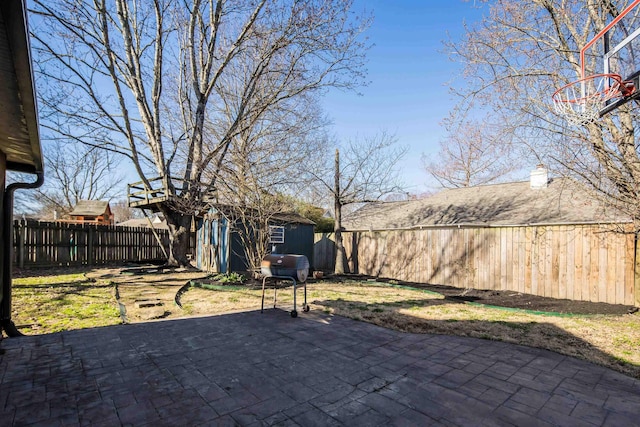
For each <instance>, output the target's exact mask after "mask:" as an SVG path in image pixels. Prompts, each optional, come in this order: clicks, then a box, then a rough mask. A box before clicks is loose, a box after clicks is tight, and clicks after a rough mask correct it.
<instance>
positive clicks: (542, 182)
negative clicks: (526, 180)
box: [530, 165, 549, 190]
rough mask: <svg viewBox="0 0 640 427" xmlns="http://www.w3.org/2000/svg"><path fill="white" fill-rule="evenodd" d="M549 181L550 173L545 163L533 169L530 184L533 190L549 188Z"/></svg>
mask: <svg viewBox="0 0 640 427" xmlns="http://www.w3.org/2000/svg"><path fill="white" fill-rule="evenodd" d="M548 183H549V173H548V171H547V169H546V168H545V167H544V165H538V166H536V168H535V169H534V170H532V171H531V180H530V185H531V189H532V190H538V189H540V188H547V184H548Z"/></svg>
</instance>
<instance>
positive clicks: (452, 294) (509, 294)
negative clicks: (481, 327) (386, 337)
mask: <svg viewBox="0 0 640 427" xmlns="http://www.w3.org/2000/svg"><path fill="white" fill-rule="evenodd" d="M358 278H360V279H374V278H369V277H366V276H357V275H344V276H339V277H329V278H328V279H329V280H344V279H358ZM375 280H376V281H377V282H386V283H391V284H397V285H400V286H409V287H412V288H418V289H425V290H428V291H431V292H437V293H439V294H441V295H444V297H445V298H447V299H448V300H451V301H456V302H460V303H467V302H472V303H478V304H484V305H492V306H498V307H507V308H518V309H524V310H532V311H543V312H552V313H561V314H608V315H622V314H629V313H635V312H637V311H638V308H637V307H633V306H629V305H621V304H607V303H602V302H589V301H573V300H568V299H557V298H549V297H540V296H536V295H530V294H523V293H519V292H514V291H503V290H480V289H461V288H454V287H452V286H443V285H431V284H425V283H413V282H402V281H397V280H391V279H381V278H375Z"/></svg>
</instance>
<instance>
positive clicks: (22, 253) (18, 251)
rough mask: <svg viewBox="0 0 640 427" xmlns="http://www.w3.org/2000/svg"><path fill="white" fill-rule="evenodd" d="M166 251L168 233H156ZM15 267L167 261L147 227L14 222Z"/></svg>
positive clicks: (163, 231)
mask: <svg viewBox="0 0 640 427" xmlns="http://www.w3.org/2000/svg"><path fill="white" fill-rule="evenodd" d="M156 232H157V233H158V235H159V236H160V239H161V240H162V242H163V245H164V247H165V248H168V245H169V234H168V232H167V230H156ZM13 233H14V234H13V236H14V239H13V242H14V243H13V244H14V252H13V254H14V265H16V266H18V267H20V268H29V267H51V266H67V265H68V266H74V265H100V264H112V263H116V262H148V261H160V260H166V257H165V255H164V252H163V250H162V248H161V247H160V244H159V243H158V241H157V239H156V237H155V236H154V235H153V232H152V230H151V229H149V228H139V227H116V226H112V225H109V226H106V225H93V224H73V223H62V222H43V221H32V220H27V221H24V220H22V221H14V227H13Z"/></svg>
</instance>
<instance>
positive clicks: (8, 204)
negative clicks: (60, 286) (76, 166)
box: [0, 172, 44, 337]
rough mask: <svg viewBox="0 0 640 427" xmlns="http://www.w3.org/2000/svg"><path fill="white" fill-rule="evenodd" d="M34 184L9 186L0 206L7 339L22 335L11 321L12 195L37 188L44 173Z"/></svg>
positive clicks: (3, 315) (0, 327)
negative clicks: (0, 214) (5, 233)
mask: <svg viewBox="0 0 640 427" xmlns="http://www.w3.org/2000/svg"><path fill="white" fill-rule="evenodd" d="M36 177H37V179H36V181H35V182H15V183H13V184H9V185H8V186H7V188H6V189H5V192H4V200H3V205H2V215H3V224H2V226H3V228H4V230H5V231H6V232H7V234H8V235H7V236H6V238H5V239H4V242H2V245H3V249H4V250H3V252H2V260H0V262H2V263H3V265H4V268H3V269H2V278H1V279H2V295H3V296H2V306H0V316H1V317H0V322H1V323H0V330H4V331H5V332H6V333H7V335H8V336H9V337H19V336H22V335H23V334H22V333H20V331H18V329H17V328H16V325H15V324H14V323H13V321H12V320H11V273H12V269H13V262H12V261H13V193H14V191H16V190H19V189H30V188H38V187H40V186H41V185H42V184H43V183H44V172H37V173H36Z"/></svg>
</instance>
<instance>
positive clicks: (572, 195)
mask: <svg viewBox="0 0 640 427" xmlns="http://www.w3.org/2000/svg"><path fill="white" fill-rule="evenodd" d="M628 221H629V218H628V217H626V216H625V215H623V214H621V213H620V212H617V211H615V210H613V209H611V208H606V207H605V206H604V205H603V204H602V203H601V202H600V201H599V200H598V199H597V198H594V197H593V196H592V195H590V194H589V193H588V192H587V191H586V190H585V189H584V188H583V187H582V186H580V185H579V184H577V183H576V182H574V181H572V180H570V179H566V178H561V179H558V178H556V179H553V180H551V181H550V182H549V184H548V186H547V187H545V188H538V189H532V188H531V186H530V182H529V181H525V182H512V183H507V184H495V185H484V186H477V187H469V188H456V189H448V190H444V191H441V192H439V193H437V194H434V195H433V196H430V197H427V198H425V199H421V200H409V201H402V202H378V203H369V204H367V205H365V206H363V207H362V208H360V209H358V210H357V211H355V212H353V213H352V214H350V215H347V216H346V217H345V219H344V221H343V227H344V228H345V229H346V230H385V229H394V228H420V227H433V226H450V225H460V226H462V225H468V226H492V225H502V226H505V225H527V224H583V223H598V222H602V223H611V222H628Z"/></svg>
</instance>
